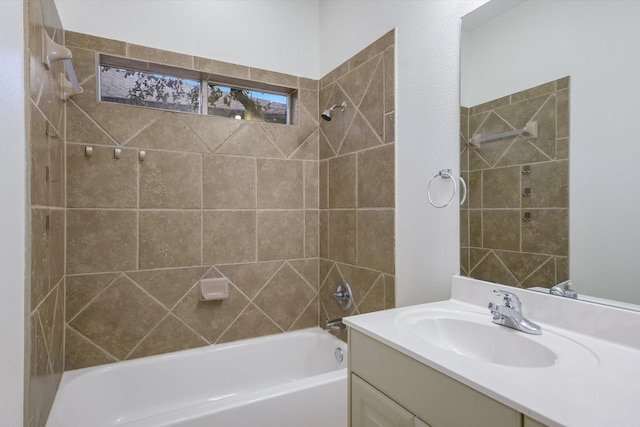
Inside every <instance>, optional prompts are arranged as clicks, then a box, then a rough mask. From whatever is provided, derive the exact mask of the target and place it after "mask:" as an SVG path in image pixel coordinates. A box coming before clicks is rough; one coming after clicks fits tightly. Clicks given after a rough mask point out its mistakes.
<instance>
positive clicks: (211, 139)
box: [180, 114, 242, 152]
mask: <svg viewBox="0 0 640 427" xmlns="http://www.w3.org/2000/svg"><path fill="white" fill-rule="evenodd" d="M180 119H181V120H182V121H183V122H185V123H186V125H187V126H189V128H191V130H192V131H193V132H194V133H195V134H196V135H197V136H198V138H200V140H201V141H202V142H203V143H204V144H205V145H206V146H207V147H208V148H209V151H211V152H214V151H216V149H217V148H218V147H220V145H222V144H223V143H224V142H225V141H226V140H227V139H228V138H229V137H230V136H231V135H233V134H234V133H235V132H237V131H238V129H240V128H241V127H242V122H241V121H240V120H229V119H228V118H227V117H216V116H203V115H199V114H181V115H180Z"/></svg>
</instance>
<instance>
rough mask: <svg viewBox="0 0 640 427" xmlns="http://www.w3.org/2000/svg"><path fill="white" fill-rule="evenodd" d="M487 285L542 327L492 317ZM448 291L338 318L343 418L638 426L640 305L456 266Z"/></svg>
mask: <svg viewBox="0 0 640 427" xmlns="http://www.w3.org/2000/svg"><path fill="white" fill-rule="evenodd" d="M495 289H498V290H503V291H508V292H513V293H514V294H515V295H517V297H519V299H520V300H521V302H522V311H523V313H524V315H525V317H527V318H528V319H529V320H532V321H534V322H535V323H536V324H538V325H540V327H541V329H542V333H541V334H540V335H533V334H527V333H523V332H520V331H517V330H514V329H511V328H507V327H505V326H500V325H497V324H495V323H493V322H492V315H491V313H490V311H489V309H488V308H487V306H488V304H489V302H493V303H501V300H502V298H501V296H496V295H494V293H493V291H494V290H495ZM451 291H452V292H451V295H452V297H451V299H449V300H447V301H442V302H436V303H430V304H423V305H417V306H411V307H403V308H397V309H393V310H386V311H381V312H375V313H369V314H364V315H359V316H352V317H348V318H345V319H344V323H345V324H346V325H347V326H348V327H349V346H350V347H349V349H350V351H349V382H350V383H349V387H350V391H349V396H350V411H349V413H350V425H351V426H352V427H364V426H402V427H424V426H428V427H458V426H461V427H462V426H473V427H482V426H492V427H496V426H497V427H502V426H505V427H507V426H509V427H522V426H524V427H539V426H580V427H588V426H594V427H596V426H598V427H600V426H616V427H618V426H636V425H638V420H639V419H640V405H638V403H639V402H638V397H639V396H640V334H638V333H637V331H638V330H639V329H640V313H638V312H634V311H630V310H623V309H619V308H616V307H607V306H603V305H596V304H591V303H587V302H582V301H576V300H570V299H568V298H562V297H557V296H553V295H549V294H544V293H538V292H532V291H526V290H522V289H514V288H512V287H507V286H502V285H496V284H494V283H489V282H483V281H480V280H476V279H472V278H468V277H460V276H454V277H453V279H452V288H451Z"/></svg>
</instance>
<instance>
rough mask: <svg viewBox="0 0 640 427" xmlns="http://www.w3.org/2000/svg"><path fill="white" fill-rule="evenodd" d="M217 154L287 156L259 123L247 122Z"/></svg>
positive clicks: (279, 157)
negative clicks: (274, 143)
mask: <svg viewBox="0 0 640 427" xmlns="http://www.w3.org/2000/svg"><path fill="white" fill-rule="evenodd" d="M215 152H216V154H235V155H238V156H251V157H267V158H276V159H281V158H284V157H285V156H284V155H283V154H282V153H281V152H280V150H278V148H276V146H275V145H273V143H272V142H271V140H270V138H269V137H268V136H267V134H266V133H264V130H262V128H261V127H260V125H259V124H258V123H251V122H246V123H243V126H242V127H241V128H240V130H239V131H238V132H236V133H235V134H233V135H232V136H231V137H229V138H228V139H227V140H226V141H225V142H224V143H223V144H222V145H221V146H220V147H218V148H217V149H216V151H215Z"/></svg>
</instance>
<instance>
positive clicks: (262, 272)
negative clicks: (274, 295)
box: [216, 261, 282, 298]
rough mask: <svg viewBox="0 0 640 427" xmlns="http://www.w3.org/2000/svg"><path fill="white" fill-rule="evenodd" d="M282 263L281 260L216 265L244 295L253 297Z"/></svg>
mask: <svg viewBox="0 0 640 427" xmlns="http://www.w3.org/2000/svg"><path fill="white" fill-rule="evenodd" d="M281 265H282V262H281V261H274V262H257V263H249V264H231V265H218V266H216V267H217V269H218V270H220V271H221V272H222V274H224V275H225V276H226V277H228V278H229V280H231V282H233V284H234V285H236V286H237V287H238V289H240V290H241V291H242V292H243V293H244V294H245V295H246V296H248V297H249V298H253V297H254V296H255V295H256V294H257V293H258V291H260V289H261V288H262V287H263V286H264V285H265V283H267V280H269V278H271V276H273V274H274V273H275V272H276V270H277V269H278V268H280V266H281Z"/></svg>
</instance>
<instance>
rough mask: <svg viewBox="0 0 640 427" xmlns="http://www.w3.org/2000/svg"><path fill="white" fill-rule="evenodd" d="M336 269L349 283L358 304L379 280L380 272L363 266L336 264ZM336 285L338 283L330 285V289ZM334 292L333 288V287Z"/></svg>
mask: <svg viewBox="0 0 640 427" xmlns="http://www.w3.org/2000/svg"><path fill="white" fill-rule="evenodd" d="M338 270H339V271H340V272H341V273H342V277H344V280H346V281H347V283H349V286H351V290H352V291H353V297H354V300H355V301H356V303H357V304H360V303H361V302H362V300H363V299H364V297H365V295H367V294H368V293H369V291H370V290H371V288H372V287H373V285H374V284H375V283H377V282H378V281H379V280H380V277H382V273H380V272H378V271H374V270H369V269H365V268H360V267H355V266H352V265H348V264H338ZM336 286H338V283H335V284H333V285H331V289H333V288H335V287H336ZM333 290H334V292H335V289H333Z"/></svg>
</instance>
